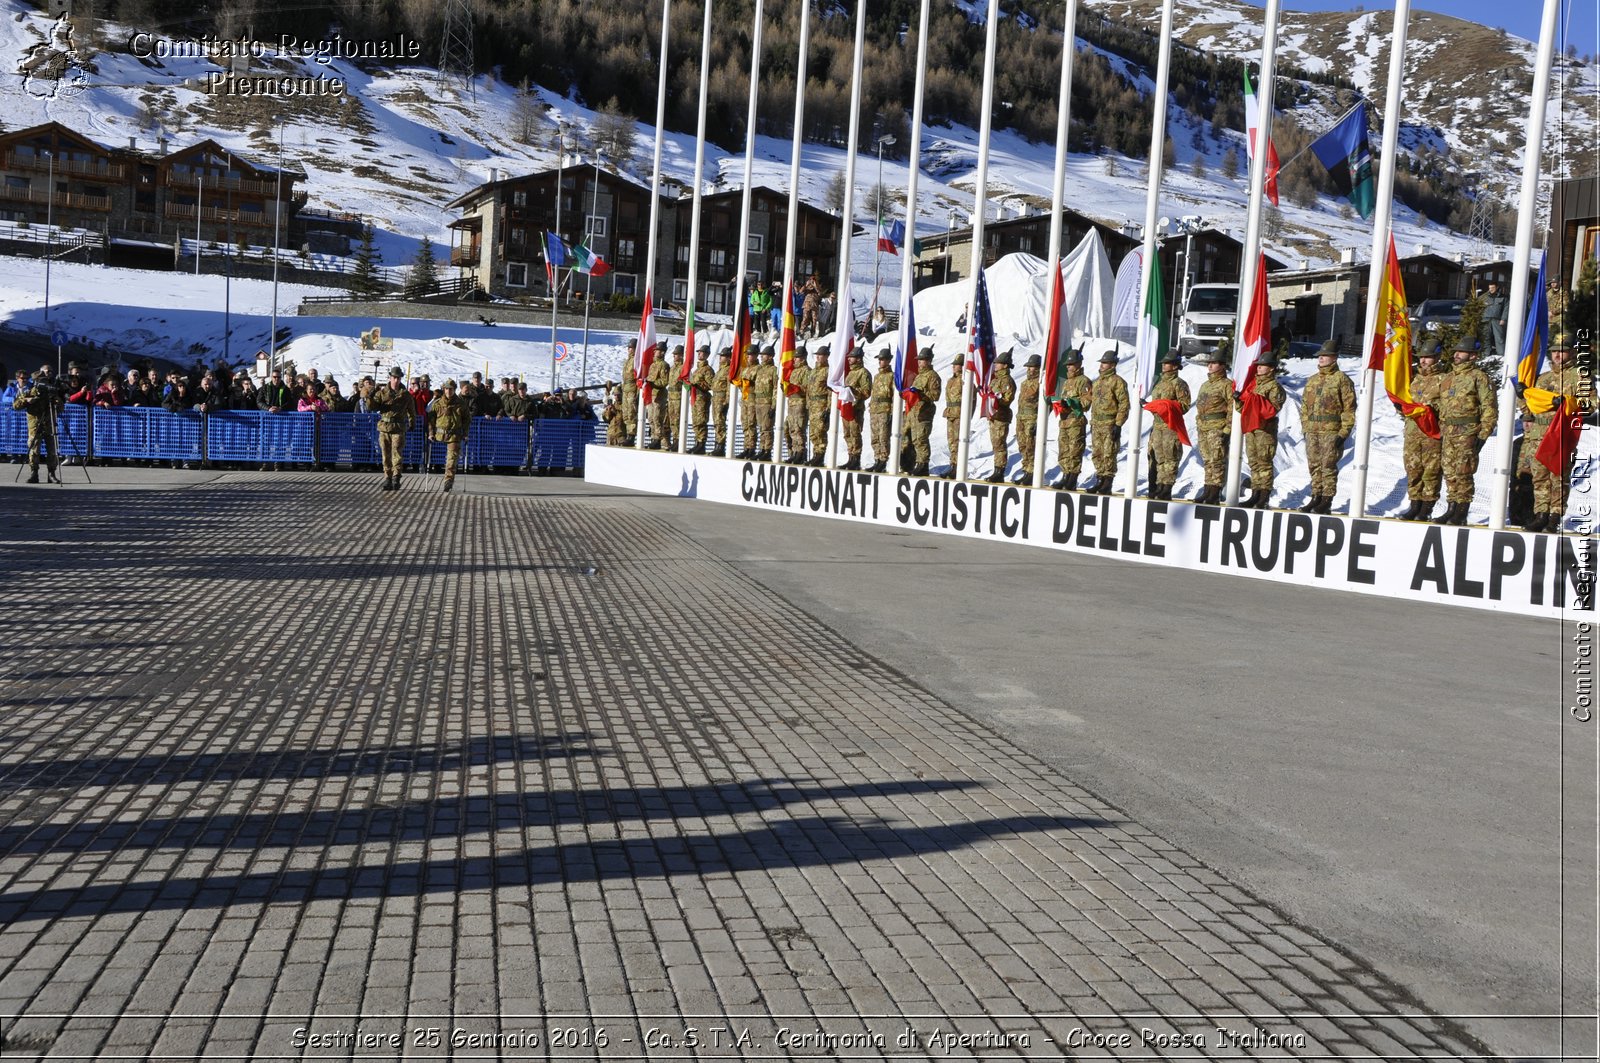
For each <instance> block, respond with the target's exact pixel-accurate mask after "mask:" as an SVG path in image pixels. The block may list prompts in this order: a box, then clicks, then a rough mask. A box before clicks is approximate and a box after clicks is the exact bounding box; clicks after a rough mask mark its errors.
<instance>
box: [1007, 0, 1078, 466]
mask: <svg viewBox="0 0 1600 1063" xmlns="http://www.w3.org/2000/svg"><path fill="white" fill-rule="evenodd" d="M1066 18H1067V20H1066V25H1065V26H1064V27H1063V29H1062V31H1061V34H1062V37H1061V91H1060V93H1059V94H1058V95H1057V97H1056V183H1055V194H1054V196H1053V197H1052V199H1051V201H1050V254H1049V257H1048V259H1047V261H1048V262H1049V263H1050V283H1049V284H1048V285H1047V286H1046V288H1045V296H1044V297H1045V298H1046V299H1048V300H1050V302H1049V305H1048V306H1047V307H1046V308H1045V316H1046V318H1048V317H1050V316H1051V315H1053V314H1054V313H1055V289H1056V285H1058V284H1060V283H1061V240H1062V230H1063V229H1064V228H1065V219H1064V218H1063V216H1062V208H1063V207H1065V206H1066V201H1067V133H1068V131H1069V128H1070V123H1071V120H1072V61H1073V59H1074V58H1076V56H1077V54H1078V48H1077V40H1078V0H1067V16H1066ZM1065 326H1066V322H1064V321H1063V322H1060V323H1058V327H1062V328H1064V327H1065ZM1045 335H1046V343H1047V344H1048V342H1049V331H1048V330H1046V333H1045ZM1059 341H1060V338H1059V336H1058V337H1057V342H1058V343H1059ZM1068 346H1069V347H1070V346H1071V344H1070V343H1068ZM1058 354H1059V352H1056V351H1045V352H1044V358H1042V359H1041V361H1042V362H1043V363H1045V368H1048V367H1049V366H1050V365H1051V364H1054V363H1057V362H1058V359H1057V357H1056V356H1057V355H1058ZM1058 372H1060V367H1059V364H1056V368H1055V370H1054V371H1052V372H1051V373H1050V376H1051V377H1054V376H1055V375H1056V373H1058ZM1043 377H1044V373H1043V371H1041V373H1040V380H1039V411H1038V413H1037V415H1036V417H1037V420H1035V421H1034V423H1035V424H1036V425H1038V431H1037V432H1036V433H1035V438H1034V442H1033V486H1035V487H1043V486H1044V451H1045V444H1046V443H1047V441H1048V440H1049V438H1050V393H1051V392H1053V391H1054V390H1055V387H1056V382H1055V380H1054V379H1051V380H1045V379H1043ZM1018 442H1021V440H1020V439H1019V440H1018Z"/></svg>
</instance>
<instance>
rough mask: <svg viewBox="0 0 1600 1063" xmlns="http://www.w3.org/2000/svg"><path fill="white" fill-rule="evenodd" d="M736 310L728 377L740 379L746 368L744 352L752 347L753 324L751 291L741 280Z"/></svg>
mask: <svg viewBox="0 0 1600 1063" xmlns="http://www.w3.org/2000/svg"><path fill="white" fill-rule="evenodd" d="M737 307H738V308H737V309H736V310H735V311H734V316H733V321H734V326H733V349H732V350H730V351H729V352H728V379H729V380H738V379H739V373H740V371H741V370H743V369H744V352H745V351H746V350H748V349H749V347H750V339H751V334H752V329H753V326H752V325H751V322H750V293H749V292H748V291H746V290H745V285H744V282H743V281H740V282H739V302H738V304H737Z"/></svg>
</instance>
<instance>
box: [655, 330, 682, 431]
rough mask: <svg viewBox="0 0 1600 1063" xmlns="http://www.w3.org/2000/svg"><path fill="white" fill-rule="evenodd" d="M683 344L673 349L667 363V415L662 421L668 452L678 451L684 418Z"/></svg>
mask: <svg viewBox="0 0 1600 1063" xmlns="http://www.w3.org/2000/svg"><path fill="white" fill-rule="evenodd" d="M684 357H685V355H684V350H683V344H681V343H680V344H678V345H677V346H676V347H674V348H672V357H671V359H670V360H669V361H668V363H667V413H666V417H665V418H663V420H662V425H663V427H664V429H665V431H664V432H663V434H662V437H661V438H662V440H663V442H664V444H665V447H666V449H667V450H677V449H678V419H679V418H680V417H681V416H683V380H682V379H681V377H682V375H683V359H684Z"/></svg>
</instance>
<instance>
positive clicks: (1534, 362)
mask: <svg viewBox="0 0 1600 1063" xmlns="http://www.w3.org/2000/svg"><path fill="white" fill-rule="evenodd" d="M1549 261H1550V255H1549V253H1548V252H1547V253H1546V254H1545V256H1544V257H1543V258H1541V259H1540V260H1539V279H1538V280H1537V281H1536V282H1534V285H1535V289H1536V290H1535V291H1534V293H1533V298H1532V299H1530V300H1529V301H1528V320H1527V323H1526V324H1525V325H1524V326H1523V329H1522V350H1521V352H1520V354H1519V357H1518V359H1517V378H1516V381H1515V382H1514V384H1513V386H1514V387H1515V388H1516V389H1517V393H1518V394H1519V395H1521V396H1522V401H1523V402H1524V403H1526V404H1527V407H1528V409H1529V410H1530V411H1531V412H1533V413H1536V414H1539V413H1549V412H1550V411H1551V410H1553V409H1555V408H1556V394H1555V392H1553V391H1546V390H1545V389H1544V388H1536V387H1534V386H1533V385H1534V384H1535V383H1537V382H1538V380H1539V374H1540V373H1541V372H1543V371H1544V359H1545V355H1546V354H1548V353H1549V352H1550V302H1549V298H1548V296H1546V294H1545V280H1544V268H1545V263H1547V262H1549ZM1547 434H1548V433H1547Z"/></svg>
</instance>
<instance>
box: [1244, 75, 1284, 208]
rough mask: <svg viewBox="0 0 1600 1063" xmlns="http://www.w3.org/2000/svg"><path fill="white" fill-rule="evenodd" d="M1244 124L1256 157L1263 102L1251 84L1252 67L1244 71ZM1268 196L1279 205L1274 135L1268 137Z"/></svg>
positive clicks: (1246, 139) (1246, 142) (1276, 152)
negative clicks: (1257, 96)
mask: <svg viewBox="0 0 1600 1063" xmlns="http://www.w3.org/2000/svg"><path fill="white" fill-rule="evenodd" d="M1244 124H1245V128H1246V131H1247V132H1246V134H1245V144H1246V146H1247V147H1248V149H1249V157H1250V158H1251V159H1254V158H1255V157H1256V130H1257V129H1260V128H1261V103H1260V101H1258V100H1257V99H1256V89H1255V86H1254V85H1252V84H1250V68H1249V67H1246V68H1245V71H1244ZM1267 198H1268V199H1270V200H1272V205H1273V206H1274V207H1276V206H1277V205H1278V148H1277V145H1275V144H1273V143H1272V137H1271V136H1270V135H1269V136H1268V137H1267Z"/></svg>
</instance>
